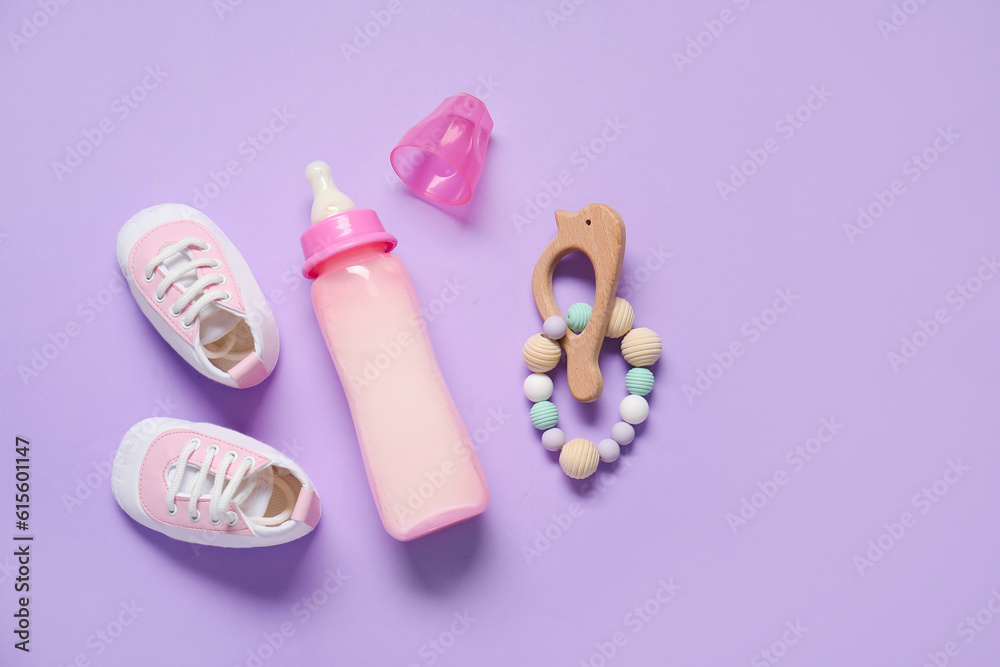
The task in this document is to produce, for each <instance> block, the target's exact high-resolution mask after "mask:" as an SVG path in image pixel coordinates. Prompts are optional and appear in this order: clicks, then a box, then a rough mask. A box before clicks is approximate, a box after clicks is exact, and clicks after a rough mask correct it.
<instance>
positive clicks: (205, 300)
mask: <svg viewBox="0 0 1000 667" xmlns="http://www.w3.org/2000/svg"><path fill="white" fill-rule="evenodd" d="M190 247H195V248H198V249H199V250H202V251H205V250H208V249H209V245H208V244H207V243H205V242H204V241H202V240H201V239H199V238H197V237H195V236H189V237H187V238H186V239H181V240H180V241H178V242H177V243H172V244H170V245H168V246H167V247H166V248H164V249H163V250H162V251H161V252H160V253H159V254H158V255H156V256H155V257H153V259H151V260H149V263H148V264H146V282H147V283H148V282H152V281H153V275H154V274H155V273H156V267H158V266H159V265H160V264H162V263H163V261H164V260H166V259H168V258H170V257H173V256H174V255H176V254H177V253H179V252H182V251H184V250H187V249H188V248H190ZM221 266H222V263H221V262H220V261H218V260H216V259H212V258H210V257H201V258H196V259H192V260H191V261H190V262H188V263H187V264H185V265H183V266H180V267H178V268H176V269H174V270H173V271H171V272H170V273H168V274H167V275H166V276H164V278H163V280H161V281H160V284H159V285H158V286H157V287H156V300H157V301H163V299H164V298H165V297H166V294H167V290H168V289H170V286H171V285H173V284H174V283H176V282H177V281H178V280H179V279H181V278H183V277H184V276H186V275H188V274H191V273H195V272H196V271H197V270H198V269H201V268H206V269H207V268H212V269H217V268H219V267H221ZM195 275H197V274H196V273H195ZM225 282H226V278H225V276H223V275H222V274H220V273H209V274H207V275H204V276H202V277H201V278H198V279H197V280H195V281H194V282H193V283H191V285H189V286H188V288H187V289H186V290H184V294H182V295H181V298H179V299H177V301H176V303H174V305H173V306H171V307H170V314H171V315H173V316H174V317H180V316H181V312H182V311H183V310H184V308H185V307H187V305H188V304H191V307H190V308H188V309H187V312H185V313H184V319H183V320H181V325H182V326H183V327H184V328H185V329H190V328H191V326H192V325H193V324H194V321H195V319H196V318H197V317H198V315H200V314H201V311H202V310H204V309H205V307H206V306H207V305H208V304H210V303H214V302H216V301H228V300H229V299H231V298H232V294H230V293H229V292H222V291H219V290H213V291H211V292H205V288H206V287H208V286H209V285H222V284H223V283H225ZM199 294H201V296H200V297H199V296H198V295H199ZM196 297H197V300H196ZM192 301H193V302H194V303H191V302H192ZM230 347H231V346H230ZM227 351H228V350H227Z"/></svg>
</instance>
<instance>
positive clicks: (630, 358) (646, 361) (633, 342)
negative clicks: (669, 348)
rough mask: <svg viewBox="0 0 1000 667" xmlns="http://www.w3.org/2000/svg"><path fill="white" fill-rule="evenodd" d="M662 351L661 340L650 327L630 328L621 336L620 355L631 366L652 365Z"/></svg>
mask: <svg viewBox="0 0 1000 667" xmlns="http://www.w3.org/2000/svg"><path fill="white" fill-rule="evenodd" d="M661 352H663V342H662V341H661V340H660V337H659V336H658V335H657V334H656V332H655V331H653V330H652V329H647V328H646V327H639V328H638V329H632V330H631V331H629V332H628V333H627V334H625V337H624V338H622V356H624V357H625V361H627V362H629V363H630V364H632V365H633V366H652V365H653V364H655V363H656V360H657V359H659V358H660V353H661Z"/></svg>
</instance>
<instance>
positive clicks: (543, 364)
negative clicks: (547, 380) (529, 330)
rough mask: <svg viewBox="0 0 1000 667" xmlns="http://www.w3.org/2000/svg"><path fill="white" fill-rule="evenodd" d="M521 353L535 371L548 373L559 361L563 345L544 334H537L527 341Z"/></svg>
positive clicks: (529, 366) (525, 361)
mask: <svg viewBox="0 0 1000 667" xmlns="http://www.w3.org/2000/svg"><path fill="white" fill-rule="evenodd" d="M521 354H522V356H523V357H524V363H526V364H527V365H528V368H529V369H531V371H532V372H533V373H547V372H549V371H551V370H552V369H553V368H555V367H556V364H558V363H559V358H560V357H561V356H562V347H560V345H559V343H557V342H555V341H554V340H551V339H549V338H546V337H545V336H543V335H542V334H535V335H534V336H532V337H531V338H529V339H528V340H527V342H525V344H524V350H522V352H521Z"/></svg>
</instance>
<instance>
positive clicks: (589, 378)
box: [531, 204, 625, 403]
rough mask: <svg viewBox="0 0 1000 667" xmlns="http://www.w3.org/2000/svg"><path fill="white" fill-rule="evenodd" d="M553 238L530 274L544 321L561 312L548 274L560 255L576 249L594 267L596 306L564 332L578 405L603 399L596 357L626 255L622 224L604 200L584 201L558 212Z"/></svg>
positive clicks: (567, 359) (570, 384)
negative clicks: (579, 326)
mask: <svg viewBox="0 0 1000 667" xmlns="http://www.w3.org/2000/svg"><path fill="white" fill-rule="evenodd" d="M556 227H557V228H558V231H557V232H556V237H555V238H554V239H553V240H552V242H551V243H549V245H548V246H547V247H546V248H545V250H544V251H543V252H542V256H541V257H539V258H538V262H537V263H536V264H535V272H534V274H533V275H532V277H531V290H532V292H534V294H535V304H536V305H537V306H538V312H539V313H540V314H541V316H542V319H543V320H544V319H546V318H548V317H551V316H552V315H559V316H560V317H562V316H563V315H562V313H561V312H560V311H559V306H558V304H556V296H555V293H554V292H553V291H552V275H553V273H554V272H555V268H556V265H557V264H558V263H559V260H561V259H562V258H563V257H565V256H566V255H568V254H569V253H571V252H574V251H577V250H578V251H580V252H582V253H583V254H585V255H586V256H587V258H588V259H590V263H591V264H593V266H594V282H595V283H596V285H595V290H594V310H593V312H592V313H591V315H590V320H589V321H588V322H587V326H586V327H585V328H584V330H583V331H582V332H581V333H579V334H575V333H573V332H572V331H567V332H566V335H565V336H563V338H562V340H561V341H559V342H560V343H562V346H563V350H565V352H566V369H567V370H566V376H567V380H568V381H569V390H570V392H571V393H572V394H573V397H574V398H575V399H576V400H578V401H580V402H581V403H591V402H593V401H596V400H597V399H598V398H600V397H601V391H602V390H603V389H604V380H603V378H602V377H601V369H600V366H599V364H598V358H599V357H600V355H601V345H602V344H603V342H604V334H605V332H606V331H607V328H608V320H609V319H610V318H611V311H612V310H613V309H614V305H615V293H616V292H617V291H618V279H619V277H620V276H621V272H622V261H623V260H624V258H625V223H624V222H623V221H622V218H621V216H620V215H618V211H616V210H614V209H613V208H611V207H610V206H607V205H605V204H588V205H587V206H584V207H583V208H581V209H580V210H579V211H577V212H576V213H570V212H569V211H556Z"/></svg>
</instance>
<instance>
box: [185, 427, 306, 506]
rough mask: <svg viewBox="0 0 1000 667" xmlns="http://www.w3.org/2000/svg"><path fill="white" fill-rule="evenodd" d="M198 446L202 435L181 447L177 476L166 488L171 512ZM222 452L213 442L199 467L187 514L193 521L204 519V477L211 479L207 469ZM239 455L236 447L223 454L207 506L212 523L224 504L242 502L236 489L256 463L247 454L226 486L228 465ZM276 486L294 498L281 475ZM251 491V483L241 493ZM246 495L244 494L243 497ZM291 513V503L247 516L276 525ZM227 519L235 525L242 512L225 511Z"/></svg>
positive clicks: (276, 478)
mask: <svg viewBox="0 0 1000 667" xmlns="http://www.w3.org/2000/svg"><path fill="white" fill-rule="evenodd" d="M199 447H201V440H200V439H199V438H191V440H190V441H188V444H187V445H185V447H184V449H182V450H181V455H180V458H179V459H178V461H177V469H176V470H175V471H174V479H173V481H172V482H171V483H170V488H169V489H168V490H167V512H168V513H169V514H170V516H173V515H174V514H176V513H177V503H176V502H175V500H176V498H177V494H178V492H180V489H181V480H182V479H183V478H184V470H185V469H186V468H187V466H188V460H189V459H190V458H191V454H193V453H194V452H195V450H197V449H198V448H199ZM218 453H219V447H218V446H217V445H212V446H211V447H209V448H208V450H207V451H206V452H205V460H204V461H203V462H202V464H201V469H200V470H199V471H198V476H197V477H196V478H195V480H194V485H193V486H192V487H191V497H190V499H189V500H188V517H190V519H191V521H194V522H196V523H197V522H198V520H199V519H201V512H200V511H199V510H198V500H199V499H200V498H201V489H202V487H203V486H204V485H205V480H206V479H208V473H209V471H210V469H211V467H212V460H213V459H214V458H215V455H216V454H218ZM238 458H239V454H237V453H236V452H234V451H229V452H226V455H225V456H224V457H223V458H222V461H221V463H219V466H218V468H217V469H216V471H215V483H214V484H212V489H211V491H210V492H209V498H210V499H211V500H210V502H209V506H208V519H209V521H211V522H212V525H213V526H217V525H219V524H220V523H222V513H223V510H225V508H227V507H229V503H230V502H233V501H234V499H235V500H236V502H237V503H238V502H239V498H237V497H236V490H237V489H238V488H239V487H240V484H241V483H242V482H243V478H244V476H246V474H247V471H249V470H250V468H252V467H253V465H254V461H253V458H252V457H250V456H247V457H246V458H244V459H243V461H241V462H240V465H239V466H238V467H237V468H236V472H235V473H233V476H232V478H231V479H230V480H229V484H226V486H225V488H224V489H223V484H224V483H225V481H226V471H227V470H229V466H230V465H232V463H233V462H235V461H236V459H238ZM274 483H275V486H277V487H280V488H281V490H282V492H283V493H284V494H285V497H286V499H290V498H291V493H292V490H291V487H289V486H288V483H287V482H285V481H284V480H283V479H281V477H279V476H277V475H275V476H274ZM251 491H252V486H250V487H248V488H247V489H245V490H244V492H243V494H241V495H242V496H246V495H249V494H250V492H251ZM244 499H245V498H244ZM291 515H292V508H291V507H290V506H288V507H286V508H285V509H284V511H282V512H281V513H280V514H278V515H277V516H273V517H248V518H249V519H250V520H251V521H253V522H254V523H258V524H260V525H264V526H276V525H278V524H280V523H282V522H283V521H285V520H286V519H288V518H289V517H290V516H291ZM226 519H227V521H226V523H227V524H228V525H230V526H235V525H236V523H237V521H239V516H238V515H237V514H236V512H234V511H232V510H229V511H228V512H226Z"/></svg>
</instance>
